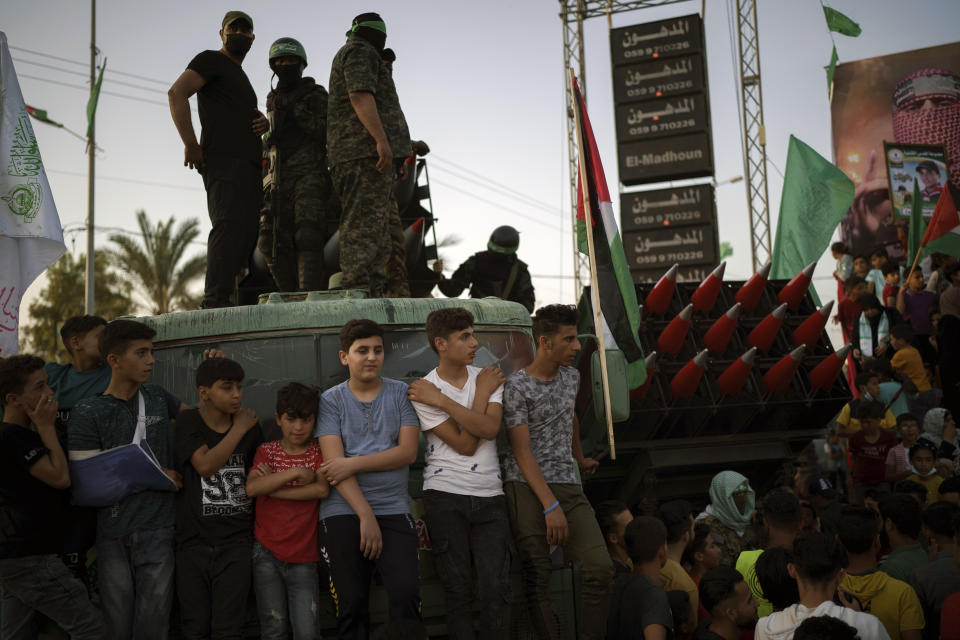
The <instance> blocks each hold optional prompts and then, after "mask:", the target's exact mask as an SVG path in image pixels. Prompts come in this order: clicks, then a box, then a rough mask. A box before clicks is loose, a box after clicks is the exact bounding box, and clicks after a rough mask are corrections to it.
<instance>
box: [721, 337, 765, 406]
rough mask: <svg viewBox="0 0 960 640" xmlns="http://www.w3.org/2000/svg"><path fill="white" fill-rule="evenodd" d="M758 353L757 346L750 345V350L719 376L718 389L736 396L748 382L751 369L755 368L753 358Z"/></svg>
mask: <svg viewBox="0 0 960 640" xmlns="http://www.w3.org/2000/svg"><path fill="white" fill-rule="evenodd" d="M756 355H757V348H756V347H750V350H749V351H747V352H746V353H744V354H743V355H742V356H740V357H739V358H737V359H736V360H734V361H733V364H731V365H730V366H729V367H727V368H726V369H725V370H724V371H723V373H721V374H720V377H719V378H717V390H719V391H720V393H724V394H726V395H728V396H735V395H737V394H738V393H740V390H741V389H743V385H744V384H746V382H747V377H748V376H749V375H750V370H751V369H753V360H754V358H755V357H756Z"/></svg>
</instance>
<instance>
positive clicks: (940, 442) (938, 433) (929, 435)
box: [919, 407, 960, 478]
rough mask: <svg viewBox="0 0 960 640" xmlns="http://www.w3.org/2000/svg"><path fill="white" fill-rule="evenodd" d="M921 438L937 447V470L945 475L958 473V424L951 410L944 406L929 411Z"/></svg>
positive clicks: (959, 456) (924, 418) (959, 452)
mask: <svg viewBox="0 0 960 640" xmlns="http://www.w3.org/2000/svg"><path fill="white" fill-rule="evenodd" d="M919 439H920V440H928V441H929V442H931V443H933V445H934V447H936V451H937V471H938V472H939V473H940V474H941V475H942V476H943V477H945V478H949V477H951V476H953V475H955V474H956V472H957V467H958V464H960V444H958V443H957V425H956V422H954V420H953V416H952V415H951V414H950V412H949V411H947V410H946V409H944V408H943V407H935V408H933V409H930V410H929V411H927V415H925V416H924V417H923V433H921V434H920V438H919Z"/></svg>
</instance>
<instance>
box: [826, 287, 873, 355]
mask: <svg viewBox="0 0 960 640" xmlns="http://www.w3.org/2000/svg"><path fill="white" fill-rule="evenodd" d="M843 292H844V299H843V300H841V301H840V304H838V305H837V315H835V316H834V317H833V321H834V323H836V324H839V325H840V326H841V328H842V329H843V339H844V341H848V340H850V338H851V337H852V336H853V327H854V326H855V325H856V323H857V318H859V317H860V313H861V312H862V311H863V308H862V307H861V306H860V302H859V300H860V297H861V296H863V295H865V294H866V293H867V283H866V282H865V281H864V280H863V278H858V277H856V276H854V277H852V278H850V279H849V280H847V281H846V282H844V283H843Z"/></svg>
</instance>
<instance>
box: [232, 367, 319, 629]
mask: <svg viewBox="0 0 960 640" xmlns="http://www.w3.org/2000/svg"><path fill="white" fill-rule="evenodd" d="M319 405H320V393H319V391H317V390H316V389H313V388H310V387H307V386H305V385H302V384H300V383H297V382H291V383H290V384H288V385H286V386H285V387H283V388H282V389H280V390H279V391H278V392H277V412H276V414H274V418H276V420H277V424H278V425H279V426H280V430H281V431H282V432H283V437H282V438H281V439H280V440H274V441H273V442H266V443H264V444H262V445H260V448H259V449H257V453H256V455H255V456H254V458H253V469H251V470H250V476H249V479H248V480H247V495H249V496H251V497H254V496H255V497H256V498H257V504H256V520H255V522H254V528H253V533H254V537H255V538H256V540H255V541H254V543H253V590H254V592H255V593H256V594H257V609H258V611H259V614H260V637H261V638H264V639H267V640H272V639H279V638H287V637H289V632H290V631H291V628H292V631H293V637H294V638H298V639H299V638H319V637H320V635H319V634H320V631H319V629H320V615H319V606H318V605H319V600H320V581H319V577H318V574H317V563H318V562H319V561H320V553H319V547H318V544H317V524H318V522H319V516H320V500H321V499H322V498H326V497H327V496H328V495H329V494H330V486H329V485H328V484H327V481H326V480H324V478H323V475H321V474H320V473H319V469H320V464H321V463H322V462H323V456H322V455H321V454H320V447H319V446H318V445H317V439H316V438H314V437H313V427H314V424H315V423H316V420H317V408H318V407H319Z"/></svg>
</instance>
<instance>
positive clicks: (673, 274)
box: [644, 264, 680, 315]
mask: <svg viewBox="0 0 960 640" xmlns="http://www.w3.org/2000/svg"><path fill="white" fill-rule="evenodd" d="M679 269H680V265H678V264H675V265H673V266H672V267H670V268H669V269H668V270H667V272H666V273H665V274H663V275H662V276H660V279H659V280H657V284H655V285H654V286H653V289H651V290H650V293H648V294H647V299H646V300H645V301H644V306H645V307H646V309H647V312H648V313H656V314H658V315H663V313H664V312H665V311H666V310H667V309H668V308H670V300H672V299H673V292H674V290H675V289H676V288H677V271H679Z"/></svg>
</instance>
